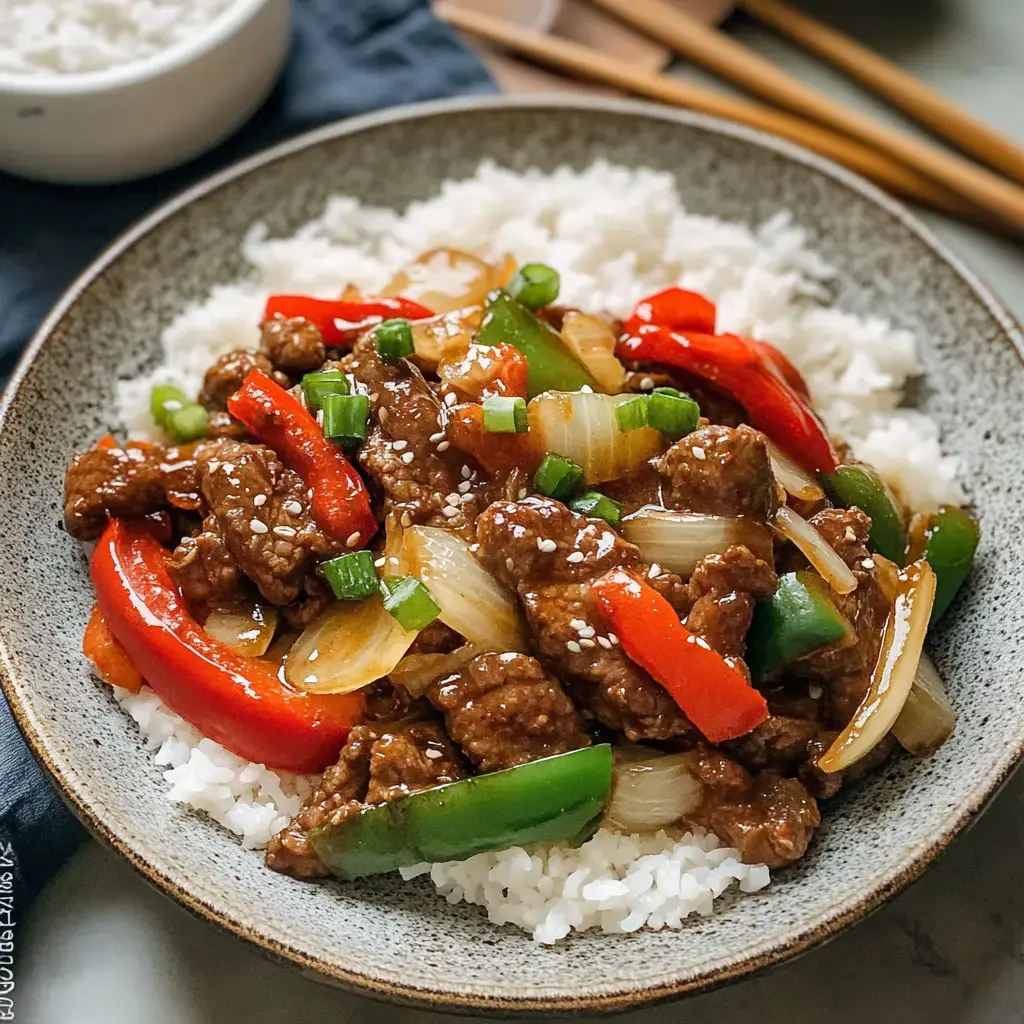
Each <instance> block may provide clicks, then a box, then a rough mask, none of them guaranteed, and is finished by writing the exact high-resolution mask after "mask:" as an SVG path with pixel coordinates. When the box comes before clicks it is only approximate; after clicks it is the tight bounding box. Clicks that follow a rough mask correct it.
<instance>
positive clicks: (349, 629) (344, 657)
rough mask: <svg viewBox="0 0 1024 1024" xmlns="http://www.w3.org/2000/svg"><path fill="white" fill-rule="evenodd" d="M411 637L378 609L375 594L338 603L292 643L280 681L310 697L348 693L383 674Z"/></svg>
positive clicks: (380, 603) (380, 605)
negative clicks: (303, 691) (308, 694)
mask: <svg viewBox="0 0 1024 1024" xmlns="http://www.w3.org/2000/svg"><path fill="white" fill-rule="evenodd" d="M415 639H416V631H415V630H405V629H403V628H402V627H401V626H400V625H399V623H398V620H397V619H396V618H395V617H394V616H393V615H391V613H390V612H388V611H387V610H386V609H385V608H384V602H383V600H382V599H381V597H380V595H379V594H374V596H373V597H368V598H367V599H366V600H365V601H338V602H337V603H336V604H334V605H332V606H331V607H330V608H328V609H327V611H326V612H324V614H323V615H321V616H320V618H319V619H317V620H316V622H314V623H313V624H312V625H311V626H310V627H309V628H308V629H306V631H305V632H304V633H303V634H302V635H301V636H300V637H299V638H298V640H296V641H295V643H294V645H293V646H292V649H291V650H290V651H289V652H288V658H287V660H286V661H285V666H284V674H285V679H287V680H288V682H289V683H291V685H292V686H294V687H296V688H297V689H300V690H308V691H309V692H311V693H351V692H352V691H353V690H360V689H362V688H363V687H364V686H368V685H369V684H370V683H372V682H374V680H377V679H380V678H381V677H382V676H386V675H388V674H389V673H390V672H391V671H392V670H393V669H394V667H395V666H396V665H397V664H398V663H399V662H400V661H401V660H402V658H403V657H404V656H405V653H406V651H408V650H409V648H410V647H411V646H412V642H413V640H415Z"/></svg>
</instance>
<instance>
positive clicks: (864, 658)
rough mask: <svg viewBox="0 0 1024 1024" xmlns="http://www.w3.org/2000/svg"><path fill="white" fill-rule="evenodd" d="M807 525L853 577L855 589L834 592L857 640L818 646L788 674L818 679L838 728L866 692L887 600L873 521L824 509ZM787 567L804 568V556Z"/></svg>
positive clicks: (855, 513) (795, 557)
mask: <svg viewBox="0 0 1024 1024" xmlns="http://www.w3.org/2000/svg"><path fill="white" fill-rule="evenodd" d="M809 521H810V523H811V525H812V526H814V527H815V528H816V529H817V530H818V532H819V533H820V534H821V535H822V537H824V538H825V540H826V541H827V542H828V543H829V545H830V546H831V547H832V548H834V549H835V551H836V553H837V554H838V555H839V557H840V558H842V560H843V561H844V562H845V563H846V564H847V565H848V566H849V567H850V568H851V569H852V570H853V575H854V576H855V577H856V579H857V589H856V590H854V591H852V592H851V593H849V594H835V593H833V594H832V599H833V601H834V602H835V605H836V608H837V609H838V610H839V611H840V612H841V613H842V614H843V615H845V616H846V618H847V619H848V620H849V621H850V624H851V625H852V626H853V630H854V633H855V634H856V637H857V640H856V643H854V644H851V645H848V646H841V645H839V644H838V643H831V644H827V645H825V646H824V647H819V648H817V649H816V650H813V651H811V652H810V653H809V654H806V655H804V657H802V658H800V659H798V660H797V661H795V662H793V663H792V664H791V665H790V666H789V667H788V669H787V671H788V672H789V673H790V674H792V675H795V676H799V677H801V678H806V679H815V680H821V682H822V683H823V684H824V686H825V689H826V692H827V694H828V697H829V706H830V713H829V718H830V721H831V723H832V725H833V726H834V727H835V728H837V729H840V728H843V727H844V726H845V725H846V724H847V723H848V722H849V721H850V719H851V718H852V717H853V714H854V712H855V711H856V710H857V708H858V707H859V706H860V702H861V701H862V700H863V699H864V694H865V693H866V692H867V688H868V683H869V682H870V680H871V673H872V670H873V669H874V666H875V662H876V661H877V659H878V652H879V649H880V648H881V645H882V630H883V628H884V626H885V620H886V617H887V616H888V614H889V608H890V605H891V602H890V600H889V598H888V597H887V596H886V594H885V591H884V589H883V588H882V585H881V583H880V581H879V571H878V567H877V566H876V565H875V561H874V559H873V558H872V556H871V553H870V552H869V551H868V547H867V544H868V535H869V533H870V531H871V520H870V519H869V518H868V517H867V516H866V515H865V514H864V513H863V512H861V511H860V509H856V508H853V509H838V508H833V509H826V510H825V511H824V512H819V513H818V514H817V515H815V516H813V517H812V518H811V519H810V520H809ZM785 563H786V568H787V569H792V568H804V567H806V564H807V563H806V562H805V561H803V560H802V556H798V555H796V554H795V553H788V552H787V554H786V556H785Z"/></svg>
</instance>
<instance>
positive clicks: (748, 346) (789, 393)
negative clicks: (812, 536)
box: [616, 324, 839, 473]
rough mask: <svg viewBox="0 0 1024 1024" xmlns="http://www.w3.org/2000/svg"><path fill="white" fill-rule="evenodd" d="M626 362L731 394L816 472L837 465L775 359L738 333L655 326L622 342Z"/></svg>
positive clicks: (821, 432)
mask: <svg viewBox="0 0 1024 1024" xmlns="http://www.w3.org/2000/svg"><path fill="white" fill-rule="evenodd" d="M616 351H617V353H618V355H619V356H620V357H621V358H624V359H642V360H644V361H645V362H652V363H664V364H665V365H667V366H674V367H676V368H678V369H680V370H685V371H686V372H687V373H692V374H694V375H695V376H697V377H701V378H703V379H704V380H708V381H711V383H712V384H716V385H717V386H718V387H720V388H722V390H723V391H727V392H728V393H729V394H731V395H732V396H733V397H734V398H735V399H736V401H738V402H739V403H740V405H742V406H743V408H744V409H745V410H746V412H747V416H748V417H749V419H750V422H751V424H752V425H753V426H755V427H757V428H758V430H763V431H764V432H765V434H767V435H768V437H770V438H771V439H772V440H773V441H774V442H775V443H776V444H777V445H778V446H779V447H780V448H783V449H785V450H786V451H787V452H788V453H789V454H790V455H791V456H792V457H793V458H794V459H795V460H796V461H797V462H799V463H800V465H802V466H804V467H805V468H806V469H808V470H810V471H811V472H813V473H832V472H834V471H835V469H836V466H838V465H839V459H838V457H837V456H836V452H835V449H834V448H833V447H832V442H831V441H830V440H829V437H828V434H827V433H826V431H825V428H824V427H823V426H822V424H821V422H820V420H819V419H818V417H817V416H816V415H815V413H814V411H813V410H812V409H811V407H810V405H808V403H807V402H806V401H805V400H804V399H803V398H802V397H801V396H800V395H799V394H798V393H797V392H796V391H795V390H794V389H793V387H792V386H791V385H790V384H789V383H787V382H786V380H785V379H784V378H783V377H782V375H781V373H780V372H779V370H778V369H777V366H776V363H775V361H774V360H771V359H768V358H766V357H765V355H764V354H763V353H762V352H761V351H760V350H759V349H758V348H757V346H755V345H754V344H753V342H751V341H749V340H747V339H746V338H740V337H738V336H737V335H735V334H716V335H711V334H700V333H697V332H686V333H682V332H680V331H671V330H669V329H668V328H665V327H658V326H656V325H655V324H647V325H645V326H643V327H641V328H640V329H639V331H638V333H636V334H633V335H628V336H626V337H623V338H622V339H620V341H619V344H618V347H617V349H616Z"/></svg>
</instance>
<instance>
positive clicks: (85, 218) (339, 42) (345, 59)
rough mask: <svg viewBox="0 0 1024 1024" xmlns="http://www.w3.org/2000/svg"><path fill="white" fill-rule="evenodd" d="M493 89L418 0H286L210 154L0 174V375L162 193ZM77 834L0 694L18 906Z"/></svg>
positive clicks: (7, 837)
mask: <svg viewBox="0 0 1024 1024" xmlns="http://www.w3.org/2000/svg"><path fill="white" fill-rule="evenodd" d="M493 89H494V86H493V84H492V83H491V81H490V79H489V77H488V75H487V72H486V70H485V69H484V68H483V66H482V65H481V64H480V62H479V61H478V60H477V58H476V57H475V56H474V55H473V54H472V53H471V52H470V51H469V50H467V49H466V48H465V47H464V46H463V45H462V44H461V43H460V42H459V40H458V39H457V37H455V36H454V35H453V34H452V32H451V31H450V30H449V29H448V28H447V27H446V26H444V25H442V24H441V23H440V22H438V21H437V20H435V19H434V18H433V17H432V16H431V14H430V11H429V7H428V3H427V0H295V3H294V40H293V49H292V52H291V55H290V58H289V61H288V65H287V67H286V69H285V72H284V75H283V77H282V79H281V81H280V82H279V84H278V86H277V87H276V89H275V90H274V92H273V93H272V95H271V96H270V98H269V99H268V100H267V102H266V103H265V104H264V106H263V107H262V109H261V110H260V111H258V112H257V114H256V115H255V116H254V117H253V118H252V119H251V120H250V121H249V123H248V124H246V125H245V126H244V127H243V128H241V129H240V130H239V131H238V132H237V133H236V134H235V135H234V136H233V137H232V138H230V139H228V140H227V141H226V142H225V143H223V144H222V145H220V146H219V147H217V149H216V150H214V151H213V152H211V153H208V154H206V155H205V156H203V157H200V158H199V159H197V160H194V161H192V162H191V163H189V164H187V165H186V166H184V167H180V168H177V169H174V170H171V171H168V172H166V173H163V174H159V175H156V176H154V177H150V178H146V179H144V180H142V181H137V182H131V183H128V184H120V185H114V186H74V187H73V186H57V185H46V184H39V183H36V182H30V181H24V180H21V179H17V178H13V177H9V176H6V175H3V174H0V211H2V221H3V227H2V229H0V383H3V381H4V380H5V379H6V377H7V375H8V374H9V373H10V370H11V368H12V367H13V365H14V361H15V360H16V358H17V355H18V353H19V352H20V351H21V349H22V348H23V347H24V345H25V343H26V342H27V341H28V339H29V338H30V337H31V335H32V333H33V331H34V330H35V327H36V325H37V324H38V323H39V321H40V320H41V319H42V317H43V316H44V315H45V314H46V312H47V310H48V309H49V308H50V307H51V306H52V305H53V303H54V301H55V300H56V299H57V297H58V296H59V294H60V292H61V291H62V290H63V289H64V288H65V287H66V286H67V285H68V284H69V283H70V281H71V280H72V279H73V278H74V276H75V275H76V274H77V273H78V272H79V271H80V270H81V269H82V268H83V267H84V266H85V265H86V264H87V263H88V262H89V260H90V259H92V257H93V256H94V255H95V254H96V253H97V252H99V250H100V249H101V248H102V247H103V246H104V245H105V244H106V243H107V242H108V241H109V240H110V239H111V238H113V237H114V236H115V235H117V234H118V233H119V232H120V231H121V230H123V229H124V228H125V227H127V226H128V225H129V224H131V223H132V222H133V221H134V220H136V219H137V218H138V217H140V216H141V215H142V214H144V213H145V212H146V211H147V210H148V209H150V208H151V207H152V206H154V205H155V204H156V203H158V202H159V201H160V200H161V199H163V198H165V197H166V196H168V195H171V194H173V193H174V192H177V191H178V190H180V189H182V188H184V187H186V186H187V185H189V184H190V183H192V182H194V181H196V180H198V179H199V178H201V177H203V176H204V175H207V174H209V173H211V172H212V171H214V170H217V169H218V168H220V167H222V166H224V165H225V164H227V163H230V162H231V161H234V160H237V159H239V158H240V157H243V156H246V155H248V154H250V153H253V152H255V151H256V150H258V149H262V148H263V147H265V146H268V145H270V144H272V143H274V142H278V141H280V140H281V139H284V138H288V137H289V136H292V135H295V134H297V133H299V132H302V131H305V130H306V129H309V128H313V127H316V126H317V125H321V124H324V123H326V122H328V121H333V120H336V119H338V118H343V117H348V116H350V115H353V114H359V113H364V112H366V111H369V110H375V109H379V108H382V107H388V106H394V105H396V104H400V103H410V102H413V101H416V100H427V99H434V98H437V97H442V96H449V95H453V94H456V93H467V92H489V91H493ZM126 727H127V726H126ZM81 835H82V832H81V829H80V828H79V826H78V825H77V824H76V822H75V821H74V819H73V818H72V817H71V815H70V813H69V812H68V811H67V810H66V809H65V808H64V806H63V804H62V803H61V802H60V800H59V798H58V797H57V796H56V794H55V792H54V791H53V789H52V788H51V786H50V784H49V782H48V780H47V779H46V777H45V776H44V775H43V773H42V772H41V770H40V769H39V767H38V766H37V764H36V762H35V760H34V759H33V758H32V756H31V755H30V754H29V752H28V750H27V749H26V747H25V745H24V743H23V741H22V739H21V736H20V734H19V733H18V730H17V728H16V726H15V725H14V722H13V719H12V718H11V714H10V711H9V709H8V708H7V706H6V704H5V703H3V702H2V701H0V863H2V862H3V861H4V859H5V857H6V856H8V855H9V853H10V852H13V854H14V860H15V866H14V873H15V879H16V886H17V891H18V897H19V900H18V906H19V908H20V909H24V906H25V903H26V901H27V900H28V899H30V898H31V896H32V895H34V894H35V892H36V891H37V890H38V888H39V887H40V885H42V883H43V882H45V880H46V879H47V878H48V877H49V875H50V874H51V873H52V872H53V871H54V870H55V869H56V868H57V867H58V866H59V864H60V863H61V862H62V861H63V860H64V858H65V857H66V856H67V855H68V853H69V852H70V851H71V850H72V849H73V848H74V846H75V844H76V843H77V842H78V841H79V839H80V838H81ZM4 870H9V869H5V868H0V876H2V874H3V872H4Z"/></svg>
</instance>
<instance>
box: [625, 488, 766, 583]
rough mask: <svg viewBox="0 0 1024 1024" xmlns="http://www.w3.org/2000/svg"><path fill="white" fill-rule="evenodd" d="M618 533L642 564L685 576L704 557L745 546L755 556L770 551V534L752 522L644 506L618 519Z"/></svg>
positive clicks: (741, 518)
mask: <svg viewBox="0 0 1024 1024" xmlns="http://www.w3.org/2000/svg"><path fill="white" fill-rule="evenodd" d="M619 532H620V533H621V534H622V536H623V537H625V538H626V540H628V541H631V542H632V543H633V544H635V545H636V546H637V547H638V548H639V549H640V551H641V553H642V554H643V556H644V561H645V562H657V563H658V564H659V565H660V566H662V567H663V568H665V569H668V570H669V571H670V572H677V573H679V574H680V575H682V576H689V575H690V573H692V572H693V570H694V569H695V568H696V566H697V563H698V562H699V561H700V560H701V559H702V558H703V557H704V556H705V555H710V554H714V553H715V552H719V551H725V549H726V548H728V547H729V546H730V545H732V544H745V545H746V546H747V547H749V548H750V549H751V551H753V552H754V553H755V554H756V553H757V552H760V551H764V550H765V549H766V548H769V549H770V545H771V533H770V531H769V530H768V527H767V526H765V525H764V524H762V523H759V522H757V521H756V520H753V519H749V518H745V517H738V518H729V517H726V516H708V515H702V514H701V513H699V512H670V511H668V510H667V509H663V508H655V507H654V506H652V505H645V506H644V507H643V508H642V509H639V510H638V511H636V512H634V513H633V514H632V515H631V516H627V517H626V518H625V519H623V520H622V523H621V524H620V526H619Z"/></svg>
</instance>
